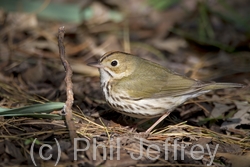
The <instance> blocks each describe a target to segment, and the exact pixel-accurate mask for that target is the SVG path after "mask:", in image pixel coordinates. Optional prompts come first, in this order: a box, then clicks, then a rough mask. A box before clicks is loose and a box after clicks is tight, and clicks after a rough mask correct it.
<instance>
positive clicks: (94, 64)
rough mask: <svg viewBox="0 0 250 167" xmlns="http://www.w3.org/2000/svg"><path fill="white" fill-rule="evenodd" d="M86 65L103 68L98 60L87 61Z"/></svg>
mask: <svg viewBox="0 0 250 167" xmlns="http://www.w3.org/2000/svg"><path fill="white" fill-rule="evenodd" d="M87 65H88V66H91V67H97V68H103V66H102V65H101V64H100V63H99V62H93V63H88V64H87Z"/></svg>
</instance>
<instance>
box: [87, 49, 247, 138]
mask: <svg viewBox="0 0 250 167" xmlns="http://www.w3.org/2000/svg"><path fill="white" fill-rule="evenodd" d="M88 65H90V66H93V67H97V68H99V72H100V77H101V88H102V91H103V94H104V96H105V99H106V101H107V103H108V104H109V105H110V106H111V107H112V108H113V109H115V110H116V111H118V112H120V113H122V114H125V115H128V116H131V117H136V118H153V117H160V116H161V117H160V118H159V119H158V121H156V122H155V123H154V124H153V125H152V126H151V127H150V128H149V129H148V130H147V131H146V133H149V132H150V131H151V130H152V129H153V128H154V127H155V126H156V125H157V124H159V123H160V122H161V121H162V120H163V119H165V118H166V117H167V116H168V115H169V114H170V112H171V111H173V110H174V109H175V108H176V107H177V106H179V105H180V104H182V103H184V102H185V101H187V100H188V99H191V98H194V97H197V96H199V95H202V94H204V93H207V92H209V91H211V90H215V89H223V88H229V87H242V86H243V85H242V84H237V83H203V82H201V81H198V80H195V79H191V78H188V77H185V76H182V75H180V74H177V73H175V72H172V71H171V70H169V69H166V68H164V67H162V66H160V65H158V64H156V63H153V62H151V61H148V60H146V59H143V58H140V57H137V56H134V55H132V54H129V53H125V52H119V51H113V52H108V53H106V54H104V55H103V56H102V57H101V58H100V59H99V61H98V62H95V63H90V64H88Z"/></svg>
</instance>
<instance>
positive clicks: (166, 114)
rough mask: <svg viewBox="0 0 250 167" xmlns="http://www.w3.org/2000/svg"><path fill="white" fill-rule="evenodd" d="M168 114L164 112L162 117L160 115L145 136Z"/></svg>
mask: <svg viewBox="0 0 250 167" xmlns="http://www.w3.org/2000/svg"><path fill="white" fill-rule="evenodd" d="M169 114H170V112H166V113H165V114H164V115H162V116H161V117H160V118H159V119H158V120H157V121H156V122H155V123H154V124H153V125H152V126H150V128H148V130H147V131H146V132H145V133H146V134H149V133H150V132H151V131H152V130H153V129H154V128H155V127H156V126H157V125H158V124H159V123H160V122H161V121H162V120H164V119H165V118H166V117H167V116H168V115H169Z"/></svg>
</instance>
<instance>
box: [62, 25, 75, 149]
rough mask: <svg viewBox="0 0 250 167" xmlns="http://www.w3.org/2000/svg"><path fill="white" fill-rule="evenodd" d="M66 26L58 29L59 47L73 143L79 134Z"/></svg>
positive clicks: (68, 123)
mask: <svg viewBox="0 0 250 167" xmlns="http://www.w3.org/2000/svg"><path fill="white" fill-rule="evenodd" d="M64 32H65V30H64V26H62V27H59V29H58V47H59V55H60V58H61V61H62V64H63V66H64V69H65V72H66V75H65V83H66V94H67V100H66V105H65V108H64V111H65V119H66V125H67V127H68V129H69V135H70V139H71V143H72V144H73V143H74V138H77V134H76V128H75V123H74V120H73V118H72V109H71V108H72V105H73V102H74V97H73V90H72V88H73V83H72V81H71V77H72V69H71V67H70V65H69V63H68V61H67V60H66V56H65V47H64V44H63V40H64Z"/></svg>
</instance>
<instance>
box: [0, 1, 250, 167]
mask: <svg viewBox="0 0 250 167" xmlns="http://www.w3.org/2000/svg"><path fill="white" fill-rule="evenodd" d="M130 2H131V3H127V2H126V3H124V2H119V3H117V1H107V2H106V3H102V2H93V3H89V4H88V6H89V7H90V9H91V7H92V9H93V10H94V11H95V12H98V11H102V12H103V13H105V15H103V17H104V16H105V18H103V19H101V20H100V18H99V19H97V17H96V16H95V17H92V18H94V19H92V18H91V17H90V18H87V19H86V18H85V21H84V22H81V23H78V24H75V23H64V25H65V27H66V34H65V39H64V44H65V47H66V48H65V49H66V53H68V54H67V55H68V57H67V59H68V61H69V64H70V65H71V67H72V69H73V72H74V74H73V76H72V82H73V84H74V86H73V92H74V99H75V100H74V105H73V113H72V114H73V120H74V123H75V128H76V133H77V135H78V137H79V141H78V143H77V144H78V145H77V146H78V149H83V150H84V151H79V152H77V161H74V158H75V157H74V156H75V155H74V148H72V144H71V142H70V134H69V131H68V128H67V126H65V122H64V120H54V119H45V118H36V119H35V118H32V117H26V116H25V117H1V140H0V146H1V148H4V149H2V150H1V151H0V157H1V160H2V162H1V163H0V164H1V165H2V166H12V165H14V164H18V165H34V162H33V161H32V159H31V148H32V149H33V156H34V157H33V158H34V161H35V162H36V163H37V164H39V165H40V166H52V165H55V162H56V160H57V157H58V156H57V155H58V145H57V142H56V141H55V139H58V143H59V146H60V148H61V153H60V157H61V159H60V161H59V163H58V164H57V165H58V166H59V165H60V166H73V165H76V164H78V165H83V166H87V165H88V166H154V165H159V166H182V165H190V166H202V165H203V166H207V165H213V166H228V165H232V166H237V165H238V164H239V163H240V164H241V165H242V166H244V165H245V166H247V165H248V164H249V163H248V161H246V160H243V159H247V157H248V155H249V150H250V145H249V143H250V142H249V136H250V134H249V133H250V131H249V126H250V118H249V117H250V116H249V114H250V111H249V107H250V104H249V102H250V98H249V97H250V93H249V92H250V88H249V84H250V82H249V81H250V75H249V72H250V68H249V66H248V64H249V48H248V47H249V46H248V45H247V42H246V41H247V40H249V39H248V37H247V36H246V35H245V34H244V33H247V30H245V29H244V28H240V27H241V26H242V25H244V21H245V20H240V22H237V19H235V18H234V19H233V20H228V15H230V14H231V13H230V10H231V9H230V10H229V8H227V9H224V10H225V11H226V12H225V13H222V14H221V15H220V13H218V11H220V10H219V7H220V8H225V4H223V3H225V1H220V3H219V2H215V1H209V2H199V1H192V3H191V2H189V1H188V2H186V1H179V3H175V4H172V6H171V7H170V8H169V9H168V8H167V7H165V10H161V11H159V10H156V9H155V8H154V6H155V5H152V6H150V5H149V4H151V3H152V2H150V3H148V4H147V3H146V1H130ZM155 3H157V2H156V1H155ZM200 3H203V4H200ZM214 3H218V4H214ZM232 3H233V2H231V1H230V2H228V3H227V5H229V6H230V5H231V4H232ZM238 3H239V4H238V6H235V9H234V10H239V9H238V8H240V7H241V5H242V6H244V5H243V4H244V1H242V2H238ZM241 3H242V4H241ZM233 4H234V3H233ZM122 5H123V6H122ZM157 5H158V4H157ZM157 5H156V6H157ZM214 5H217V7H216V8H212V6H214ZM237 7H238V8H237ZM99 9H102V10H99ZM111 9H112V10H111ZM135 9H138V10H135ZM182 9H186V11H185V12H184V10H182ZM211 9H213V10H211ZM240 9H241V8H240ZM83 10H85V8H83ZM113 10H115V11H116V12H117V13H114V17H118V16H123V17H121V18H120V19H121V20H119V19H118V20H115V21H114V17H111V18H109V16H110V14H112V11H113ZM202 10H204V11H202ZM128 11H131V12H130V14H128ZM1 12H3V13H5V15H1V20H4V19H6V18H5V16H6V15H7V16H8V19H6V22H2V21H1V22H0V24H1V27H2V31H1V32H0V37H1V42H0V55H1V56H0V68H1V69H2V70H1V72H0V93H1V94H0V104H1V106H0V107H4V108H9V109H10V108H19V107H24V106H30V105H32V104H41V103H46V102H51V101H53V102H65V101H66V88H65V83H64V77H65V73H64V69H63V67H62V65H61V61H60V59H59V57H58V48H57V38H56V36H57V30H58V27H60V25H61V23H59V22H57V21H54V22H53V23H52V22H50V21H48V20H43V19H40V18H39V19H37V17H36V16H37V15H34V14H33V15H32V16H31V15H27V19H23V18H25V14H24V15H20V17H22V18H19V15H13V16H11V15H12V12H7V11H1ZM199 12H201V13H200V14H203V15H201V16H199V15H198V14H199ZM228 12H229V13H228ZM97 14H98V13H97ZM117 14H118V15H117ZM240 14H244V12H241V13H240ZM171 16H172V17H171ZM174 16H176V17H174ZM177 16H178V17H177ZM199 17H200V18H199ZM201 17H202V18H201ZM206 17H208V18H209V19H208V18H206ZM237 17H238V16H236V18H237ZM10 18H11V19H10ZM124 18H126V19H124ZM135 18H138V19H135ZM166 18H167V21H166ZM13 19H14V20H19V19H20V20H21V19H22V20H27V24H26V25H25V24H24V25H25V26H22V27H19V26H18V24H19V23H18V22H17V21H13ZM199 19H200V21H201V22H199ZM23 22H25V21H23ZM204 22H207V23H209V24H211V25H212V26H211V27H207V28H206V29H202V28H201V27H202V24H204ZM149 23H150V24H149ZM199 26H200V27H199ZM209 28H210V29H209ZM223 29H225V30H226V31H225V33H221V32H222V31H223ZM239 29H240V30H241V31H239ZM204 30H205V31H204ZM211 30H212V31H211ZM213 31H214V35H215V36H216V37H218V36H220V37H221V38H220V39H219V40H218V41H216V42H215V40H217V38H213V35H211V34H213ZM197 32H199V33H200V34H199V35H201V34H205V36H203V38H198V35H197V34H195V33H197ZM226 32H229V33H226ZM186 33H189V34H188V35H187V34H186ZM218 33H219V34H220V35H217V34H218ZM227 34H231V35H227ZM204 37H205V38H204ZM204 39H205V40H204ZM206 40H207V42H204V41H206ZM225 41H229V42H225ZM230 41H234V42H233V43H230ZM218 42H221V43H218ZM223 42H225V43H223ZM222 43H223V44H222ZM125 46H126V47H125ZM123 48H124V49H123ZM232 48H233V49H232ZM110 50H124V51H127V52H132V53H134V54H136V55H138V56H142V57H144V58H147V59H150V60H151V61H155V62H157V63H159V64H161V65H163V66H165V67H168V68H171V69H173V70H175V71H177V72H179V73H182V74H187V75H188V76H190V77H193V78H197V79H202V80H204V81H209V80H215V81H218V82H222V81H223V82H237V83H243V84H245V85H246V87H245V88H243V89H230V90H229V89H228V90H219V91H215V92H210V93H208V94H206V95H203V96H201V97H198V98H196V99H193V100H190V101H188V102H187V103H185V104H184V105H182V106H180V107H178V108H177V109H176V110H175V111H174V112H173V113H172V114H171V115H170V116H169V117H168V118H167V119H166V120H165V121H164V122H163V123H162V124H161V125H160V126H158V127H157V129H155V131H153V132H152V134H150V135H149V136H145V135H143V134H142V133H140V131H145V129H146V128H147V127H148V126H150V125H151V124H152V122H153V121H149V122H146V123H144V124H143V125H141V126H140V127H138V131H131V125H134V124H135V122H136V121H137V120H135V119H131V118H127V117H124V116H122V115H121V114H119V113H116V112H114V111H112V110H111V109H110V108H109V107H108V106H107V104H106V103H105V101H104V98H103V96H102V94H101V90H100V84H99V78H98V75H99V73H98V71H97V70H96V69H93V68H91V67H87V66H86V64H87V63H88V62H91V61H95V60H97V59H98V57H99V56H101V55H102V54H104V53H105V52H107V51H110ZM232 50H236V51H235V52H234V53H230V52H231V51H232ZM52 113H54V114H60V111H54V112H52ZM33 141H35V144H34V147H32V142H33ZM43 144H49V145H51V146H52V147H51V149H49V148H46V149H44V150H42V151H43V153H44V156H45V157H48V156H50V155H52V159H51V160H49V161H44V160H43V159H41V157H40V155H39V150H40V148H41V146H42V145H43ZM87 147H88V149H85V148H87ZM202 149H204V150H203V151H202ZM193 152H195V154H192V153H193ZM241 162H242V163H241Z"/></svg>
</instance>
